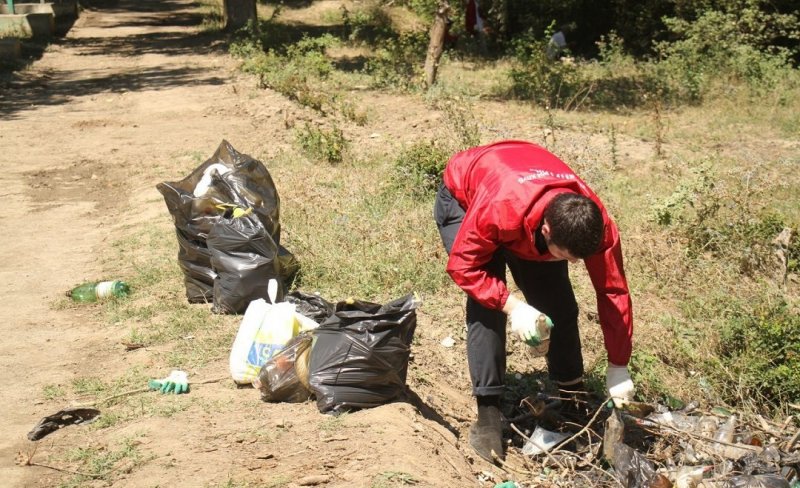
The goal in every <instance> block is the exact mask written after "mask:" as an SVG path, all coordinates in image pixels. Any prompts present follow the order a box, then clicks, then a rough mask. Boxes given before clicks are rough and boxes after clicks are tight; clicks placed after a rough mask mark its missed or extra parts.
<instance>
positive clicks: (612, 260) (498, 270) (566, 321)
mask: <svg viewBox="0 0 800 488" xmlns="http://www.w3.org/2000/svg"><path fill="white" fill-rule="evenodd" d="M434 218H435V220H436V224H437V226H438V227H439V233H440V235H441V237H442V242H443V243H444V246H445V249H447V252H448V254H449V256H450V258H449V260H448V262H447V272H448V274H450V276H451V277H452V278H453V281H455V282H456V284H457V285H458V286H460V287H461V288H462V289H463V290H464V291H465V292H466V293H467V359H468V363H469V370H470V376H471V379H472V392H473V394H474V395H475V396H476V398H477V403H478V420H477V422H476V423H474V424H473V425H472V427H471V429H470V444H471V445H472V446H473V448H474V449H475V450H476V451H477V453H478V454H479V455H480V456H481V457H483V458H484V459H486V460H488V461H490V462H492V461H493V458H492V451H494V452H495V454H497V455H498V456H499V457H500V458H502V457H503V443H502V439H503V437H502V430H503V421H502V414H501V411H500V396H501V395H502V393H503V389H504V377H505V370H506V318H507V317H508V319H509V320H510V322H511V330H512V332H513V333H515V334H516V335H517V336H518V337H519V338H521V339H522V340H524V341H526V342H529V343H535V342H537V339H538V334H539V332H538V330H537V328H536V326H535V324H536V321H537V319H538V318H539V316H540V315H542V314H545V315H546V316H547V317H549V318H550V319H551V320H552V323H553V324H554V327H553V329H552V331H551V335H550V348H549V351H548V353H547V367H548V371H549V376H550V378H551V379H552V380H553V381H554V382H555V383H556V385H558V387H559V389H561V390H565V391H573V392H574V391H580V390H582V389H583V357H582V355H581V343H580V335H579V333H578V305H577V302H576V300H575V294H574V292H573V290H572V284H571V283H570V280H569V273H568V262H572V263H574V262H577V261H578V260H583V261H584V263H585V265H586V269H587V271H588V273H589V277H590V278H591V281H592V284H593V285H594V288H595V291H596V294H597V309H598V315H599V318H600V326H601V328H602V330H603V337H604V343H605V348H606V351H607V353H608V362H609V365H608V370H607V376H606V386H607V388H608V391H609V393H610V395H611V396H612V397H613V398H614V399H615V401H616V402H617V403H619V402H623V401H626V400H631V399H632V397H633V393H634V387H633V382H632V381H631V377H630V374H629V372H628V367H627V364H628V361H629V359H630V356H631V337H632V332H633V320H632V314H631V299H630V294H629V292H628V285H627V282H626V280H625V274H624V271H623V267H622V249H621V246H620V240H619V233H618V231H617V226H616V224H615V223H614V221H613V220H611V218H610V217H609V216H608V214H607V212H606V210H605V208H604V207H603V205H602V203H601V202H600V200H599V199H598V197H597V195H595V194H594V192H593V191H592V190H591V189H590V188H589V187H588V186H587V185H586V183H584V182H583V181H582V180H581V179H580V178H579V177H578V176H577V175H576V174H575V172H573V171H572V170H571V169H570V168H569V167H568V166H567V165H566V164H565V163H564V162H562V161H561V160H559V159H558V158H557V157H556V156H554V155H553V154H551V153H549V152H548V151H547V150H545V149H543V148H541V147H539V146H537V145H535V144H532V143H529V142H523V141H501V142H497V143H494V144H489V145H486V146H480V147H475V148H472V149H468V150H466V151H463V152H460V153H457V154H455V155H454V156H453V157H452V158H450V161H448V163H447V167H446V168H445V170H444V185H443V186H442V188H441V189H440V190H439V193H438V194H437V196H436V204H435V208H434ZM506 266H508V269H509V270H510V271H511V275H512V276H513V278H514V282H515V283H516V284H517V286H518V287H519V289H520V290H521V292H522V295H523V297H522V298H520V297H517V296H515V295H513V294H510V293H509V290H508V287H507V285H506ZM540 311H541V312H540Z"/></svg>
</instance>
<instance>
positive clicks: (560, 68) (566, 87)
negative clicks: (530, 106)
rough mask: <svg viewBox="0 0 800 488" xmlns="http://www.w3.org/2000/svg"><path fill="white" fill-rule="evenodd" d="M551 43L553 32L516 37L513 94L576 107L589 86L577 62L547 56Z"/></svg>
mask: <svg viewBox="0 0 800 488" xmlns="http://www.w3.org/2000/svg"><path fill="white" fill-rule="evenodd" d="M548 42H549V35H545V38H537V37H535V36H533V35H532V34H531V33H528V34H526V35H524V36H521V37H519V38H517V39H515V40H514V42H513V49H514V61H513V66H512V68H511V70H510V71H509V76H510V78H511V91H512V94H513V95H514V96H515V97H517V98H521V99H526V100H532V101H533V102H534V103H535V104H537V105H540V106H542V107H549V108H563V109H567V110H568V109H570V108H575V107H576V106H577V105H578V103H579V98H580V96H581V95H585V94H586V90H587V89H588V87H587V86H586V84H585V83H584V80H583V77H582V76H581V71H580V70H579V68H578V66H577V65H576V64H575V63H573V62H569V61H568V60H555V61H551V60H550V59H548V58H547V55H546V48H547V43H548Z"/></svg>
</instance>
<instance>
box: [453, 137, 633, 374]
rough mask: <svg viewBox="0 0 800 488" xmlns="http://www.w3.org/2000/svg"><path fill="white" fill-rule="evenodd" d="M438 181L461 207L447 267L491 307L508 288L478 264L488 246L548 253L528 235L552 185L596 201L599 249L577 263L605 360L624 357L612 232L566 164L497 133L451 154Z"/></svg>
mask: <svg viewBox="0 0 800 488" xmlns="http://www.w3.org/2000/svg"><path fill="white" fill-rule="evenodd" d="M444 183H445V186H447V188H448V189H449V190H450V192H451V193H452V195H453V197H454V198H455V199H456V200H458V202H459V203H460V204H461V206H462V207H463V208H464V209H465V210H466V215H465V216H464V221H463V222H462V224H461V228H460V229H459V231H458V234H457V235H456V239H455V242H454V244H453V249H452V251H451V253H450V259H449V261H448V262H447V272H448V274H450V276H451V277H452V278H453V280H454V281H455V282H456V284H457V285H458V286H460V287H461V288H462V289H463V290H464V291H465V292H467V294H469V296H471V297H472V298H474V299H475V300H477V301H478V302H479V303H480V304H482V305H484V306H485V307H488V308H491V309H498V310H499V309H502V308H503V305H505V302H506V300H507V299H508V293H509V292H508V288H507V287H506V285H505V283H503V281H502V280H501V279H500V278H498V277H496V276H492V275H490V274H488V273H487V272H486V269H485V267H484V265H485V264H486V263H488V262H489V261H490V260H491V258H492V255H493V254H494V252H495V251H496V250H497V249H498V248H500V247H504V248H506V249H508V250H509V251H511V252H512V253H514V254H515V255H516V256H518V257H520V258H522V259H527V260H532V261H547V260H550V259H553V256H552V255H551V254H550V253H549V252H546V253H545V254H540V253H539V252H538V251H537V250H536V247H535V246H534V242H533V238H532V236H533V231H534V230H536V229H537V228H538V226H539V223H540V222H541V221H542V215H543V213H544V209H545V207H546V206H547V204H548V202H550V200H551V199H552V198H553V197H555V196H556V195H558V194H559V193H563V192H574V193H578V194H581V195H584V196H586V197H588V198H591V199H592V200H593V201H594V202H595V203H597V205H598V206H599V207H600V211H601V212H602V215H603V221H604V223H605V232H604V236H603V240H602V243H601V245H600V250H599V251H598V252H597V253H596V254H594V255H592V256H590V257H588V258H586V259H585V260H584V263H585V264H586V269H587V271H588V272H589V277H590V278H591V280H592V284H593V285H594V289H595V293H596V294H597V310H598V314H599V316H600V325H601V327H602V329H603V337H604V340H605V346H606V351H607V352H608V360H609V361H610V362H611V363H613V364H616V365H620V366H622V365H626V364H628V360H629V359H630V355H631V337H632V334H633V316H632V312H631V298H630V294H629V292H628V284H627V282H626V280H625V272H624V270H623V267H622V248H621V245H620V240H619V232H618V231H617V226H616V224H615V223H614V221H613V220H611V218H610V217H609V216H608V213H607V212H606V210H605V208H604V207H603V204H602V203H601V202H600V199H599V198H598V197H597V195H595V194H594V192H593V191H592V190H591V189H590V188H589V187H588V186H587V185H586V183H584V182H583V180H581V179H580V178H579V177H578V176H577V175H576V174H575V173H574V172H573V171H572V170H571V169H570V168H569V166H567V165H566V164H565V163H564V162H562V161H561V160H559V159H558V158H557V157H555V156H554V155H553V154H551V153H549V152H548V151H547V150H545V149H543V148H541V147H539V146H537V145H535V144H532V143H529V142H523V141H502V142H497V143H494V144H489V145H486V146H480V147H475V148H472V149H468V150H466V151H463V152H460V153H457V154H455V155H454V156H453V157H452V158H450V161H448V163H447V167H446V168H445V170H444Z"/></svg>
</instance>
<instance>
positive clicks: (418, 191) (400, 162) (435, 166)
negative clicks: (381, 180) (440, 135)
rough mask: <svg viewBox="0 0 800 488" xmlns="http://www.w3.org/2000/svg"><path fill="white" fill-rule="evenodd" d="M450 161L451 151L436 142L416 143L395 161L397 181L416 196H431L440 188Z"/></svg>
mask: <svg viewBox="0 0 800 488" xmlns="http://www.w3.org/2000/svg"><path fill="white" fill-rule="evenodd" d="M448 159H450V151H448V150H447V149H446V148H442V147H440V146H438V145H437V144H436V143H435V142H433V141H431V142H425V141H421V142H416V143H414V144H413V145H412V146H411V147H409V148H408V149H406V150H405V151H403V152H402V153H401V154H400V155H399V156H398V157H397V159H396V160H395V163H394V166H395V181H396V182H397V183H398V186H400V187H402V188H406V189H407V190H409V192H410V193H412V194H414V195H418V196H425V195H430V194H432V193H434V192H435V191H436V190H437V189H438V188H439V184H440V183H441V181H442V172H443V171H444V167H445V165H447V161H448Z"/></svg>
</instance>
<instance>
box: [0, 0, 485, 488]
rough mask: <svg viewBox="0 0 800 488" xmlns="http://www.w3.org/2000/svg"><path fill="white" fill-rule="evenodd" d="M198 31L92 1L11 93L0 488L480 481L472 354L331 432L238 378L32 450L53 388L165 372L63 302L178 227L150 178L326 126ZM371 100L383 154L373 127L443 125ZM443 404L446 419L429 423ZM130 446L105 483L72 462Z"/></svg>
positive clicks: (95, 312)
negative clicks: (146, 236) (468, 377)
mask: <svg viewBox="0 0 800 488" xmlns="http://www.w3.org/2000/svg"><path fill="white" fill-rule="evenodd" d="M200 21H201V18H200V14H199V11H198V8H197V6H196V5H195V4H193V3H192V2H190V1H189V0H173V1H168V2H144V3H142V2H134V1H131V0H120V1H99V2H91V3H90V4H88V6H86V8H83V9H82V11H81V15H80V17H79V19H78V20H77V22H76V23H75V24H74V26H73V27H72V29H71V30H70V31H69V32H68V34H67V35H66V36H65V37H63V38H60V39H56V40H54V42H53V43H52V44H50V45H49V46H48V47H47V48H46V50H45V51H44V53H43V54H42V56H41V58H40V59H38V60H36V61H35V62H34V63H33V64H32V65H31V66H30V67H28V68H27V69H25V70H23V71H20V72H17V73H14V74H13V76H12V77H11V79H10V80H8V82H7V84H6V86H4V87H3V88H2V91H0V113H2V120H0V148H2V154H3V155H4V157H3V160H4V162H5V164H4V165H3V171H2V175H1V176H0V179H2V189H3V190H2V195H3V197H4V200H5V201H6V202H7V207H6V208H7V211H6V212H4V213H3V216H2V217H1V218H0V221H2V229H3V233H4V237H5V239H4V241H5V242H4V244H3V245H2V247H1V248H2V255H3V262H4V263H5V264H4V265H3V267H2V270H1V271H0V273H2V280H0V295H2V296H3V300H2V302H0V315H1V316H2V318H3V320H2V321H1V322H0V334H2V337H3V340H2V343H0V370H2V372H3V375H2V377H3V383H4V391H5V393H4V395H3V398H4V399H3V402H2V407H1V408H2V412H0V418H2V419H3V422H2V423H0V439H2V440H0V479H2V480H3V481H2V483H0V484H2V485H3V486H15V487H16V486H19V487H22V486H26V487H27V486H58V485H59V484H61V485H63V486H74V485H77V486H120V487H121V486H223V485H225V486H240V484H249V483H252V484H253V485H255V486H297V483H298V482H302V480H303V479H304V478H306V477H309V476H320V477H321V478H320V480H322V481H320V485H324V486H331V487H333V486H341V487H345V486H347V487H353V486H372V485H373V484H375V483H384V486H395V485H396V486H401V485H402V484H404V483H405V481H404V479H405V478H403V477H404V476H406V474H408V475H411V476H413V478H414V480H416V482H417V483H418V485H419V486H474V485H476V478H475V476H474V474H475V473H476V472H478V471H479V470H480V469H483V468H486V466H481V465H480V464H473V462H474V460H473V459H472V455H471V454H470V453H469V452H468V450H466V449H465V447H464V442H463V441H462V440H460V437H461V434H462V431H463V429H464V428H465V426H466V425H467V424H466V421H467V420H468V419H469V418H471V416H472V413H471V411H470V407H471V401H470V398H469V391H468V389H467V385H468V382H466V381H464V379H465V376H464V372H463V359H460V360H459V361H458V362H457V363H456V364H457V367H458V368H462V369H461V372H460V374H459V376H460V378H459V381H458V382H455V381H454V382H453V385H447V384H440V385H431V386H430V391H433V392H435V393H436V399H434V398H433V397H430V398H428V400H427V403H426V402H425V401H422V400H420V399H419V397H416V399H417V400H418V401H416V405H415V404H414V402H398V403H394V404H390V405H386V406H384V407H380V408H375V409H371V410H365V411H362V412H357V413H353V414H350V415H347V416H344V417H342V418H341V419H337V420H335V421H333V420H332V418H331V417H329V416H324V415H321V414H320V413H319V412H318V411H317V408H316V405H315V404H314V403H313V402H309V403H305V404H299V405H298V404H269V405H267V404H264V403H263V402H261V401H260V400H259V398H258V393H257V392H256V391H254V390H237V389H235V388H234V387H233V386H232V384H231V382H229V381H227V380H226V381H220V382H216V383H209V384H206V385H198V386H197V387H196V388H194V389H193V390H192V392H191V394H190V395H185V396H182V397H181V398H174V399H164V400H163V401H164V402H166V403H165V405H166V406H165V408H173V407H174V410H175V413H174V414H172V415H170V416H146V417H142V418H139V419H137V420H134V421H131V422H120V423H118V424H116V425H114V426H113V427H110V428H108V429H101V430H97V429H94V430H93V429H91V428H89V427H85V426H71V427H67V428H64V429H62V430H60V431H58V432H55V433H52V434H50V435H49V436H47V437H45V438H44V439H43V440H41V441H39V442H38V443H34V442H30V441H28V440H27V438H26V434H27V433H28V431H30V430H31V428H32V427H33V426H34V425H35V424H36V423H37V422H38V421H39V420H40V419H41V418H42V417H44V416H46V415H50V414H53V413H55V412H56V411H58V410H60V409H62V408H64V407H66V406H68V400H71V399H70V398H65V397H63V396H60V397H57V398H48V397H47V395H46V394H45V389H46V387H48V386H49V385H50V386H52V385H62V386H63V387H64V388H65V389H66V390H69V385H70V384H71V382H72V381H73V380H75V379H76V378H85V377H99V378H106V379H109V380H110V379H112V378H115V377H117V376H119V375H121V374H124V373H125V371H127V370H128V369H129V368H132V367H141V368H144V370H146V371H147V370H148V368H149V367H151V366H153V364H154V363H156V362H157V359H156V357H155V353H154V352H153V351H150V350H148V349H141V350H136V351H130V352H126V351H125V348H124V347H123V346H121V345H120V342H121V341H122V340H124V338H125V336H126V334H127V331H126V330H122V329H121V328H115V327H109V326H108V324H107V323H104V317H103V313H102V309H101V308H97V307H88V308H87V307H75V306H70V305H69V304H64V297H63V295H64V292H65V291H66V290H68V289H70V288H71V287H72V286H74V285H76V284H78V283H80V282H82V281H83V280H88V279H95V278H97V277H100V276H107V275H109V274H111V275H112V277H113V275H114V273H115V272H116V271H115V270H109V269H108V268H107V267H106V266H105V265H104V259H103V256H104V253H107V252H108V246H109V245H110V244H111V243H113V242H115V240H116V239H117V238H118V237H119V236H121V235H124V234H125V232H128V230H129V229H131V228H136V227H137V226H143V225H146V224H148V225H157V226H162V227H163V226H167V227H169V226H170V225H171V220H170V218H169V215H168V213H167V212H166V209H165V207H164V204H163V199H162V198H161V196H160V195H159V194H158V192H157V191H156V190H155V185H156V184H157V183H158V182H160V181H165V180H170V179H177V178H180V177H182V176H183V174H184V172H185V167H184V168H180V169H176V167H175V163H174V161H175V160H182V161H184V162H186V160H187V155H192V154H199V155H201V157H200V159H204V158H205V157H208V156H210V155H211V154H212V153H213V151H214V149H216V147H217V145H218V144H219V142H220V141H221V140H222V139H227V140H229V141H230V142H231V143H232V144H233V146H234V147H236V148H237V149H239V150H240V151H242V152H246V153H248V154H254V155H259V154H260V155H264V154H266V155H270V154H275V153H276V152H278V151H280V150H281V148H285V147H287V146H288V144H289V143H290V142H289V141H290V140H291V139H290V132H289V131H288V130H287V120H288V119H292V120H302V119H304V118H306V119H307V118H311V117H313V116H314V115H313V114H308V113H306V112H304V111H303V110H302V109H301V108H299V107H297V106H296V105H293V104H292V103H291V102H290V101H288V100H286V99H285V98H284V97H282V96H280V95H278V94H276V93H273V92H271V91H268V90H259V89H258V88H257V87H256V83H255V80H254V79H252V78H251V77H248V76H245V75H241V74H240V73H239V72H238V70H237V66H236V63H235V61H234V60H232V59H231V58H230V57H229V56H228V54H227V51H226V47H225V46H224V45H223V44H222V42H221V41H219V40H218V38H215V37H213V36H208V35H204V34H202V32H201V31H200V30H199V29H198V25H199V23H200ZM371 103H372V106H373V107H374V112H375V113H376V114H383V115H381V116H379V117H376V118H374V119H373V120H372V123H371V124H370V126H369V127H364V128H359V130H360V133H359V134H354V135H353V137H355V138H356V139H360V140H361V141H364V144H370V145H372V146H377V145H379V144H381V142H380V141H378V140H375V139H376V138H375V137H374V136H373V137H372V138H370V137H369V136H370V135H371V134H374V133H376V132H379V133H381V134H382V135H383V136H384V137H392V138H396V139H397V140H403V139H404V138H408V137H410V134H411V133H412V132H413V131H423V132H424V131H426V130H430V125H431V124H432V123H434V122H435V120H436V118H437V117H438V115H437V114H436V113H433V112H430V111H429V110H428V109H427V108H425V107H424V106H423V105H422V104H420V103H419V102H414V103H397V100H395V99H393V98H391V97H388V96H377V95H376V96H375V98H374V99H373V100H372V102H371ZM380 107H388V108H390V109H388V108H387V109H385V110H384V109H381V108H380ZM189 164H191V161H189V162H188V163H187V165H189ZM127 252H129V253H131V256H134V255H136V254H139V253H147V252H148V250H147V249H146V248H138V249H129V250H127ZM236 324H237V320H236V319H231V321H230V326H231V327H236ZM417 360H418V361H426V360H428V359H427V358H426V357H425V354H421V355H419V356H418V358H417ZM437 361H438V360H437ZM160 366H161V367H163V363H161V364H160ZM445 366H446V365H442V367H445ZM433 367H434V368H437V367H438V366H436V365H433ZM158 372H159V373H161V372H162V371H160V370H159V371H158ZM193 373H194V372H193ZM197 373H198V374H197V375H193V376H192V378H191V379H192V380H203V379H210V378H217V377H225V376H226V373H227V358H216V359H214V360H213V361H212V362H211V364H210V365H209V366H208V367H207V368H206V369H204V370H202V371H199V372H197ZM421 394H422V395H424V391H422V392H421ZM439 402H442V403H445V404H447V406H446V407H444V406H441V405H440V406H441V407H443V408H439V409H438V410H436V409H435V408H438V407H437V406H436V403H439ZM431 407H434V408H431ZM143 408H144V407H143ZM101 409H102V407H101ZM437 412H439V413H437ZM448 412H449V414H450V415H451V416H452V417H451V418H446V417H444V416H443V415H444V414H445V413H448ZM458 419H461V420H458ZM342 432H344V434H343V433H342ZM121 446H122V447H121ZM125 446H127V447H128V448H135V451H136V452H138V453H139V456H138V457H136V458H133V457H130V456H129V457H127V458H126V457H125V456H122V457H121V459H120V460H119V461H117V462H112V463H111V464H110V465H109V466H108V468H109V470H108V471H104V470H103V469H100V471H99V472H101V473H104V474H106V476H103V477H102V479H98V480H91V479H88V480H83V481H77V482H76V481H75V480H76V479H79V478H76V475H75V473H72V472H70V471H71V470H72V471H75V468H74V467H73V465H72V464H70V462H69V461H70V459H73V460H77V459H78V458H79V457H80V455H81V453H82V452H84V453H85V452H93V453H95V454H97V453H99V454H100V455H102V454H103V453H113V452H119V451H120V450H122V449H124V447H125ZM15 459H16V460H17V462H19V461H20V460H21V461H22V463H23V464H24V463H25V462H27V461H30V462H31V463H33V464H36V463H38V464H44V465H49V466H51V467H54V468H59V469H61V470H62V471H59V470H57V469H51V468H46V467H42V466H36V465H33V466H19V465H17V464H15ZM75 466H80V463H75ZM84 471H85V470H84ZM404 473H406V474H404ZM306 481H309V480H306ZM311 481H313V479H312V480H311Z"/></svg>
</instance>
